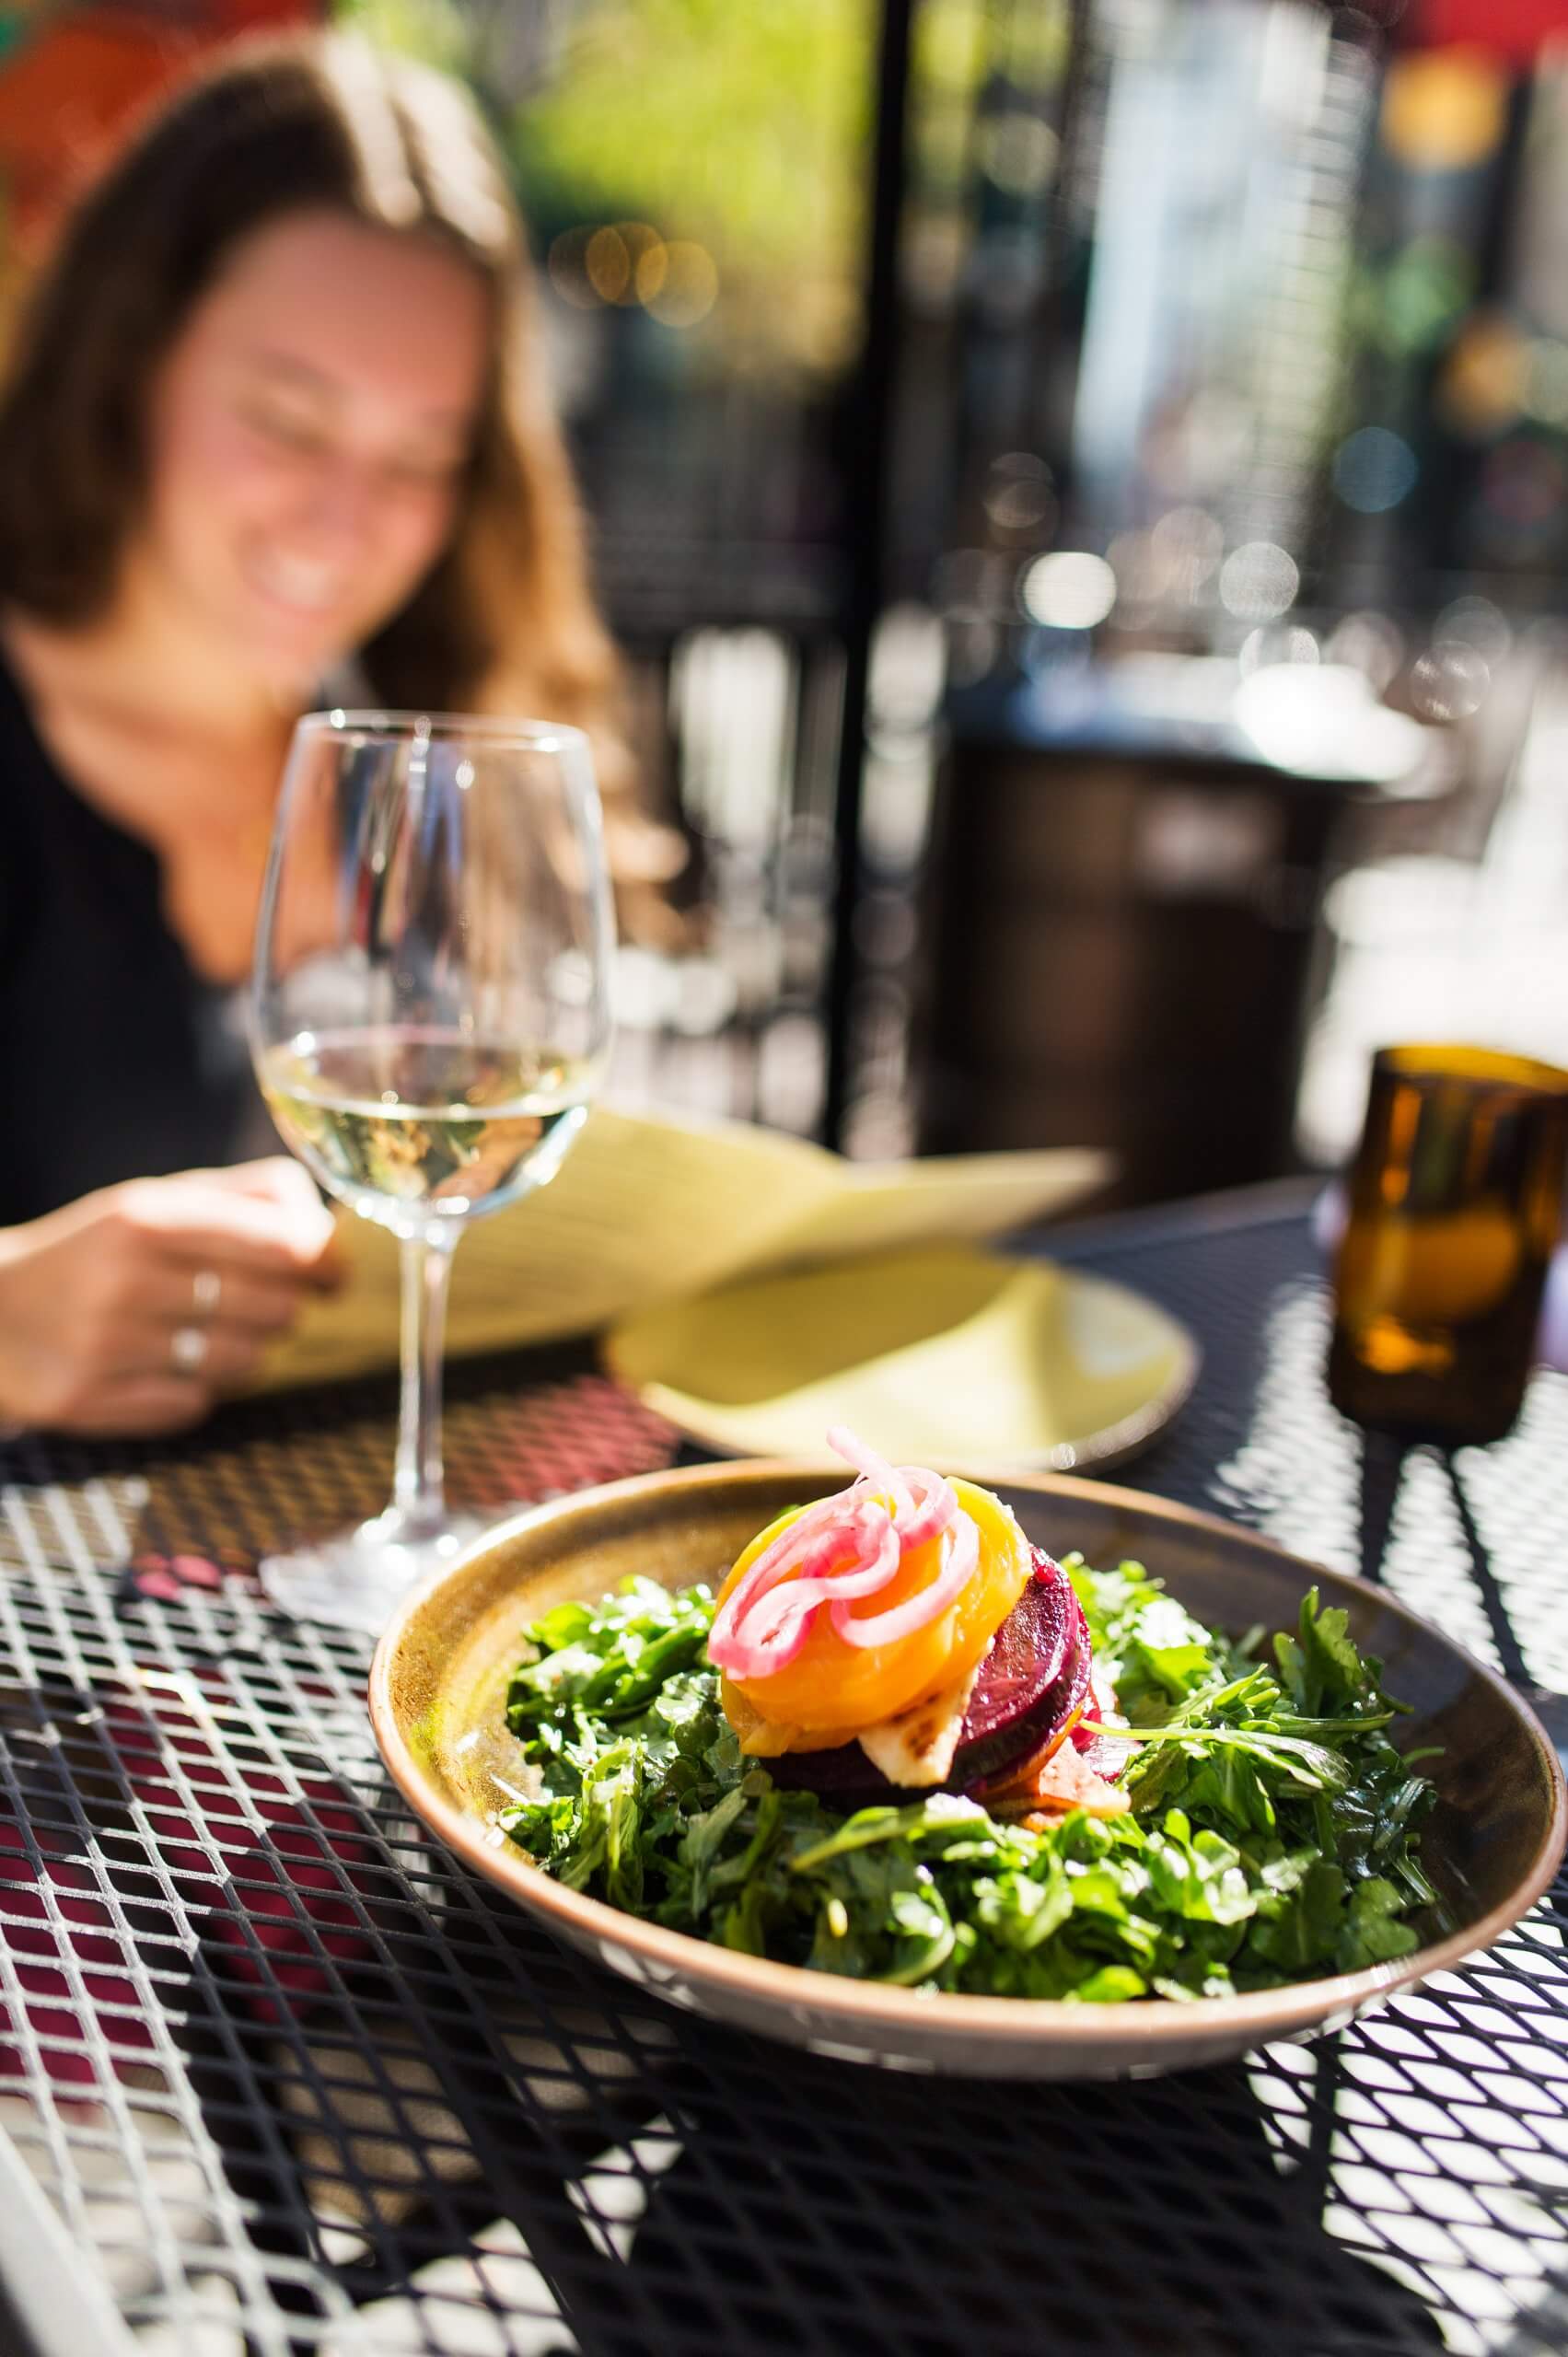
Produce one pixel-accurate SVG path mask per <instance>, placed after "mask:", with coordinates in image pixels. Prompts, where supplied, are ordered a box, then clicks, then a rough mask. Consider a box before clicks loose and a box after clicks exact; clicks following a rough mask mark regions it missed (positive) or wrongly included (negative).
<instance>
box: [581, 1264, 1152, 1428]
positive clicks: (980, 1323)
mask: <svg viewBox="0 0 1568 2357" xmlns="http://www.w3.org/2000/svg"><path fill="white" fill-rule="evenodd" d="M603 1353H604V1359H605V1364H607V1366H608V1367H609V1369H610V1373H611V1374H612V1375H614V1376H616V1377H617V1378H618V1379H619V1381H621V1383H624V1384H626V1385H627V1386H628V1387H629V1388H631V1389H632V1390H633V1391H635V1392H636V1393H637V1395H638V1397H639V1398H640V1399H642V1400H643V1401H644V1403H645V1406H647V1407H649V1408H652V1409H654V1410H656V1412H657V1413H658V1414H659V1415H661V1416H665V1417H668V1420H669V1422H671V1423H672V1424H676V1425H678V1426H679V1429H680V1430H681V1431H682V1432H684V1433H688V1434H691V1437H692V1438H693V1439H694V1440H697V1441H700V1442H701V1443H702V1444H703V1446H704V1447H708V1448H716V1449H723V1450H726V1451H728V1452H730V1453H732V1454H734V1455H737V1456H742V1457H769V1456H778V1457H785V1456H796V1455H801V1456H804V1455H812V1454H815V1453H816V1452H817V1451H819V1449H820V1448H821V1446H822V1439H823V1435H824V1434H825V1433H826V1431H827V1429H828V1427H829V1425H830V1424H835V1423H839V1424H848V1425H849V1426H850V1428H851V1429H852V1431H854V1432H855V1433H858V1434H859V1435H860V1437H861V1438H862V1439H863V1440H865V1441H869V1442H870V1444H871V1446H873V1447H874V1448H878V1449H880V1450H881V1451H882V1452H883V1454H884V1455H886V1456H888V1457H892V1458H893V1459H894V1460H895V1461H896V1462H898V1463H900V1464H905V1465H909V1464H926V1463H934V1464H939V1463H944V1462H946V1463H951V1464H957V1463H964V1464H970V1465H978V1466H981V1467H984V1468H995V1469H1009V1468H1011V1469H1023V1470H1037V1471H1043V1472H1050V1473H1064V1472H1073V1471H1078V1472H1082V1471H1085V1470H1090V1469H1098V1468H1102V1467H1106V1466H1110V1465H1119V1464H1121V1463H1122V1462H1123V1460H1124V1459H1125V1458H1127V1457H1132V1455H1133V1454H1134V1452H1135V1451H1136V1450H1138V1449H1140V1448H1143V1447H1145V1446H1147V1444H1148V1443H1149V1442H1150V1441H1151V1440H1153V1439H1154V1437H1155V1435H1156V1433H1158V1432H1160V1431H1161V1430H1162V1429H1163V1427H1164V1426H1165V1425H1166V1424H1167V1423H1168V1422H1169V1421H1170V1419H1171V1417H1172V1416H1174V1415H1175V1413H1176V1411H1177V1410H1178V1409H1179V1407H1180V1406H1181V1403H1182V1401H1183V1400H1184V1399H1186V1398H1187V1395H1188V1393H1189V1392H1190V1391H1191V1388H1192V1385H1193V1382H1194V1381H1195V1379H1196V1376H1197V1373H1198V1366H1199V1352H1198V1346H1197V1344H1196V1342H1195V1341H1193V1339H1192V1337H1191V1334H1190V1333H1189V1332H1188V1331H1187V1329H1186V1328H1185V1327H1184V1326H1179V1325H1178V1323H1177V1321H1176V1320H1175V1318H1169V1317H1167V1315H1166V1313H1165V1311H1164V1310H1163V1309H1157V1308H1156V1306H1155V1305H1154V1303H1153V1302H1151V1301H1145V1300H1144V1298H1143V1296H1142V1295H1140V1294H1135V1293H1130V1292H1129V1291H1128V1290H1127V1288H1126V1287H1125V1286H1123V1285H1117V1284H1111V1283H1108V1282H1107V1281H1106V1280H1105V1279H1103V1278H1100V1277H1089V1276H1081V1275H1079V1274H1078V1273H1077V1272H1076V1271H1073V1270H1070V1269H1061V1268H1057V1267H1055V1266H1054V1265H1053V1264H1052V1263H1051V1262H1050V1261H1043V1260H1004V1259H1001V1258H1000V1257H998V1256H997V1255H995V1254H993V1253H985V1252H977V1251H974V1250H972V1249H970V1248H967V1247H962V1246H950V1247H949V1246H940V1247H935V1248H926V1249H923V1250H920V1251H916V1252H897V1253H889V1254H887V1255H884V1256H882V1257H880V1258H878V1259H875V1260H856V1261H853V1262H842V1261H840V1262H836V1263H834V1264H833V1265H832V1266H831V1267H829V1268H824V1269H812V1270H807V1271H797V1272H796V1273H794V1274H792V1275H787V1276H778V1277H765V1278H762V1279H761V1280H753V1281H752V1282H750V1283H745V1284H738V1285H731V1286H727V1287H726V1289H725V1290H724V1291H722V1292H719V1293H712V1294H706V1295H703V1296H702V1297H701V1298H699V1299H697V1300H694V1301H680V1302H667V1303H664V1304H662V1305H661V1306H659V1307H657V1308H656V1309H651V1310H645V1311H643V1312H641V1313H639V1314H638V1315H637V1316H636V1317H634V1318H627V1319H626V1320H624V1321H623V1322H622V1323H621V1325H619V1326H617V1327H615V1328H614V1329H612V1330H611V1332H610V1334H609V1335H608V1336H607V1337H606V1339H605V1341H604V1344H603Z"/></svg>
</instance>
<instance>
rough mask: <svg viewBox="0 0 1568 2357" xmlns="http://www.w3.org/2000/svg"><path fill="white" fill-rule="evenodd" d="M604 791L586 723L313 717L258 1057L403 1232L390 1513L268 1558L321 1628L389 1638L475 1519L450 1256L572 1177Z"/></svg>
mask: <svg viewBox="0 0 1568 2357" xmlns="http://www.w3.org/2000/svg"><path fill="white" fill-rule="evenodd" d="M612 940H613V933H612V920H611V914H610V891H609V886H608V882H607V879H606V872H605V862H604V845H603V833H602V828H601V822H600V817H599V807H598V790H597V788H596V785H595V783H594V770H593V761H592V757H591V755H590V753H589V749H588V744H587V738H586V737H584V736H583V735H582V734H581V732H580V731H578V730H577V729H575V728H565V727H557V726H554V725H553V724H551V723H546V722H540V721H528V720H489V719H478V718H472V717H470V716H468V715H466V714H456V715H453V714H412V713H378V712H317V713H311V714H308V715H307V716H306V717H305V718H304V719H303V720H301V721H300V722H299V724H298V726H296V730H295V732H294V742H293V746H292V748H291V750H290V754H289V760H288V766H287V768H286V770H285V774H284V784H283V793H282V799H281V801H280V804H279V807H278V815H277V823H276V827H275V830H274V833H273V847H272V856H271V859H270V862H269V865H268V869H267V881H266V887H265V890H264V893H263V896H262V901H261V921H260V925H259V929H258V933H257V939H256V970H255V981H254V987H253V992H252V996H251V1052H252V1055H253V1057H254V1060H255V1064H256V1072H257V1077H258V1079H259V1080H260V1082H261V1089H262V1093H263V1095H264V1096H265V1097H266V1100H267V1103H268V1105H269V1107H270V1108H271V1109H272V1113H273V1119H274V1120H275V1121H276V1123H277V1126H278V1129H279V1130H280V1132H282V1134H283V1136H284V1138H285V1141H286V1143H287V1144H288V1145H289V1146H290V1147H291V1148H292V1150H293V1152H294V1153H295V1154H296V1155H298V1157H299V1159H300V1160H301V1162H303V1163H304V1165H305V1167H306V1168H307V1169H308V1170H309V1171H310V1172H311V1173H312V1174H313V1176H314V1177H315V1178H316V1179H319V1181H320V1183H321V1185H322V1186H323V1187H325V1188H326V1189H327V1190H329V1191H330V1192H331V1194H333V1195H335V1196H336V1197H337V1198H338V1200H339V1201H340V1202H344V1203H347V1204H348V1205H349V1207H350V1209H351V1210H353V1211H354V1212H357V1213H359V1215H360V1217H361V1218H363V1219H370V1220H375V1221H377V1223H378V1224H379V1225H381V1226H383V1227H387V1228H390V1230H391V1231H392V1233H393V1235H394V1236H396V1237H399V1238H400V1239H401V1246H402V1348H401V1365H402V1395H401V1412H400V1417H399V1425H398V1449H397V1465H396V1471H395V1473H394V1476H393V1484H392V1501H391V1504H390V1505H389V1507H388V1508H387V1509H386V1511H385V1512H384V1513H383V1514H380V1515H377V1516H376V1517H375V1519H374V1520H373V1521H370V1522H367V1523H365V1524H362V1525H361V1526H360V1527H359V1528H358V1529H356V1530H351V1531H347V1532H345V1533H343V1534H342V1535H341V1536H339V1537H337V1538H329V1539H327V1540H325V1541H323V1542H321V1543H319V1544H317V1545H312V1546H308V1547H305V1548H302V1549H300V1550H297V1551H295V1552H291V1553H289V1554H285V1555H278V1556H273V1557H271V1558H269V1559H268V1560H267V1561H266V1562H263V1563H262V1565H261V1579H262V1584H263V1585H264V1586H265V1588H266V1590H267V1592H268V1594H269V1595H270V1596H272V1597H273V1599H274V1601H275V1602H277V1603H279V1604H281V1605H283V1606H285V1608H287V1609H288V1610H289V1611H291V1612H293V1613H294V1614H295V1615H296V1617H298V1618H300V1619H304V1620H328V1621H334V1622H337V1623H338V1624H340V1625H342V1626H344V1627H351V1628H359V1629H368V1630H371V1631H378V1630H379V1629H381V1628H382V1627H383V1626H384V1625H385V1623H386V1620H387V1619H388V1617H389V1613H390V1610H391V1608H392V1606H393V1604H394V1602H395V1600H396V1598H397V1596H398V1595H399V1594H400V1592H401V1590H402V1589H403V1588H404V1587H406V1586H407V1585H408V1584H409V1582H410V1581H411V1580H412V1579H414V1578H415V1577H417V1576H418V1574H419V1573H422V1572H424V1571H426V1570H428V1569H430V1568H431V1567H432V1566H433V1565H434V1564H436V1563H438V1562H441V1561H442V1560H444V1559H445V1557H447V1555H449V1554H451V1553H453V1552H455V1551H456V1550H457V1548H458V1547H459V1545H460V1544H461V1543H462V1541H463V1539H464V1538H466V1537H467V1536H468V1535H469V1534H470V1529H472V1528H474V1527H477V1525H476V1524H475V1523H474V1522H473V1521H472V1518H469V1520H468V1521H467V1522H466V1523H465V1522H464V1521H461V1520H459V1518H458V1517H456V1516H454V1515H452V1514H451V1513H450V1512H449V1511H448V1509H447V1504H446V1499H445V1496H444V1493H443V1489H442V1472H441V1353H442V1341H443V1336H444V1331H445V1324H446V1307H447V1283H448V1279H449V1277H450V1273H451V1266H452V1254H453V1250H454V1248H455V1247H456V1245H457V1243H458V1240H459V1237H460V1236H461V1235H462V1232H463V1230H464V1228H465V1227H466V1226H467V1225H468V1224H469V1222H470V1220H474V1219H482V1218H483V1217H484V1216H485V1215H486V1213H490V1212H494V1211H498V1210H500V1209H501V1208H502V1207H503V1206H504V1205H505V1204H507V1203H510V1202H515V1201H516V1200H517V1197H518V1196H520V1195H523V1194H526V1193H527V1192H528V1190H529V1189H530V1188H533V1187H539V1186H542V1185H543V1184H544V1182H545V1181H546V1180H547V1179H550V1178H552V1176H553V1175H554V1172H555V1170H556V1168H557V1167H558V1166H559V1164H560V1162H561V1160H562V1157H563V1155H564V1154H565V1153H566V1151H567V1149H568V1147H569V1146H570V1145H571V1144H572V1141H573V1139H574V1138H575V1136H576V1134H577V1132H578V1131H579V1130H580V1129H581V1127H582V1125H583V1122H584V1120H586V1119H587V1109H588V1105H589V1102H590V1100H591V1099H592V1097H593V1096H594V1094H595V1091H596V1089H597V1087H598V1082H599V1079H600V1076H601V1074H602V1073H603V1070H604V1065H605V1062H606V1058H607V1055H608V1052H609V1047H610V1008H609V970H610V949H611V945H612Z"/></svg>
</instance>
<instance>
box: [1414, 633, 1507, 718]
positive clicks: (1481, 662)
mask: <svg viewBox="0 0 1568 2357" xmlns="http://www.w3.org/2000/svg"><path fill="white" fill-rule="evenodd" d="M1491 684H1492V670H1491V667H1490V665H1489V664H1488V663H1487V660H1486V657H1485V656H1483V655H1480V654H1478V653H1477V652H1476V649H1475V648H1474V647H1473V646H1462V645H1460V644H1458V642H1457V641H1454V640H1449V641H1447V642H1446V643H1445V644H1442V645H1439V646H1429V647H1428V648H1427V650H1426V652H1425V654H1424V655H1419V656H1417V657H1416V659H1415V661H1414V662H1413V663H1412V664H1411V676H1410V700H1411V708H1412V709H1413V710H1414V711H1415V712H1417V713H1418V714H1420V715H1421V717H1422V719H1423V720H1434V721H1440V722H1452V721H1456V720H1468V719H1469V716H1470V714H1472V713H1474V712H1479V711H1480V710H1481V704H1482V703H1483V702H1484V701H1485V698H1486V691H1487V689H1488V688H1489V687H1490V686H1491Z"/></svg>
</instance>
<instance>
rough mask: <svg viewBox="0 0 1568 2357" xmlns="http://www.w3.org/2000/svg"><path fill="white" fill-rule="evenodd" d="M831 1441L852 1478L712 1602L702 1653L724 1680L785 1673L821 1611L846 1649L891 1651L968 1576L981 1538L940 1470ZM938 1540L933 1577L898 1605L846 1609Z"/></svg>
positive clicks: (932, 1616)
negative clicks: (892, 1461)
mask: <svg viewBox="0 0 1568 2357" xmlns="http://www.w3.org/2000/svg"><path fill="white" fill-rule="evenodd" d="M828 1442H829V1446H830V1447H831V1448H832V1449H833V1450H834V1452H835V1454H836V1455H838V1456H840V1457H843V1458H844V1459H845V1461H846V1462H847V1463H848V1464H850V1465H853V1466H854V1469H855V1470H856V1472H857V1474H858V1475H859V1479H858V1480H854V1481H852V1482H851V1483H850V1485H849V1487H848V1488H847V1489H846V1490H841V1491H839V1492H837V1494H836V1495H835V1496H833V1497H830V1498H822V1499H819V1501H818V1503H817V1504H815V1505H812V1506H808V1507H807V1509H806V1512H805V1513H804V1514H802V1515H797V1516H796V1520H795V1521H794V1522H792V1523H791V1524H790V1525H789V1527H787V1529H784V1530H781V1531H780V1532H779V1534H778V1536H777V1537H776V1538H773V1539H771V1540H770V1541H769V1543H768V1545H767V1546H766V1547H764V1548H763V1550H762V1551H761V1554H760V1555H759V1556H758V1557H757V1560H756V1562H753V1563H750V1564H749V1565H748V1567H747V1569H746V1572H745V1573H744V1574H743V1575H742V1577H741V1578H740V1579H739V1580H738V1581H737V1583H736V1585H735V1586H734V1587H733V1588H732V1590H731V1591H730V1593H729V1595H728V1596H726V1598H725V1600H724V1602H723V1604H721V1605H720V1607H719V1608H718V1611H717V1613H716V1614H715V1616H714V1626H713V1631H712V1634H711V1635H710V1637H709V1639H708V1658H709V1660H710V1661H711V1662H712V1663H713V1665H714V1668H715V1669H722V1670H724V1671H726V1673H727V1675H728V1676H730V1677H731V1678H741V1679H745V1680H748V1681H752V1680H756V1679H759V1678H769V1677H771V1676H772V1674H773V1672H774V1671H775V1670H780V1669H784V1668H786V1667H787V1666H788V1665H789V1664H790V1663H791V1662H792V1661H794V1659H795V1658H796V1655H797V1654H798V1653H799V1652H800V1649H801V1647H802V1646H803V1645H804V1644H805V1643H806V1641H807V1637H808V1636H809V1635H810V1633H811V1630H812V1627H813V1625H814V1623H815V1621H816V1620H817V1616H818V1614H819V1612H820V1610H821V1609H822V1608H823V1606H824V1605H826V1606H827V1608H828V1609H829V1612H830V1616H831V1620H832V1624H833V1628H834V1631H836V1633H837V1634H838V1635H839V1636H840V1637H841V1638H842V1640H843V1641H844V1643H846V1644H851V1645H854V1646H856V1647H859V1648H864V1647H867V1646H872V1645H889V1644H895V1643H898V1642H899V1641H900V1639H901V1638H904V1637H908V1636H912V1635H913V1633H914V1631H916V1630H917V1629H923V1628H925V1627H926V1626H927V1624H928V1623H929V1622H931V1621H933V1620H936V1619H937V1618H938V1617H939V1616H940V1615H941V1614H942V1613H944V1612H946V1611H947V1609H948V1608H949V1606H950V1605H951V1604H952V1603H953V1601H954V1599H955V1598H956V1597H957V1596H958V1594H959V1593H960V1591H961V1590H962V1589H963V1588H964V1587H965V1586H967V1585H968V1583H969V1582H970V1579H971V1578H972V1577H973V1576H974V1573H975V1570H976V1567H977V1566H978V1564H979V1562H980V1533H979V1531H978V1529H977V1528H976V1527H975V1525H974V1523H973V1522H972V1521H971V1520H970V1516H969V1515H967V1514H965V1513H964V1511H963V1509H962V1508H961V1507H960V1505H959V1504H958V1499H957V1497H956V1496H955V1494H954V1492H953V1490H952V1488H951V1486H950V1485H949V1484H948V1483H947V1481H945V1480H943V1478H942V1476H941V1475H940V1474H939V1473H933V1472H932V1471H930V1470H929V1469H928V1468H926V1467H925V1466H923V1465H902V1466H894V1465H889V1463H888V1462H887V1460H886V1459H885V1458H884V1457H879V1456H878V1455H877V1451H876V1450H875V1449H872V1448H867V1447H866V1446H865V1443H864V1442H862V1441H859V1440H857V1439H856V1438H855V1436H854V1434H853V1433H851V1432H848V1431H846V1430H845V1428H844V1427H843V1425H842V1424H835V1425H834V1427H833V1429H832V1430H831V1431H830V1433H829V1434H828ZM887 1501H890V1502H891V1504H892V1509H893V1511H892V1512H891V1513H889V1510H888V1504H887V1503H886V1502H887ZM932 1538H941V1540H942V1548H941V1561H940V1568H939V1569H938V1572H937V1574H936V1577H935V1579H934V1580H932V1581H930V1582H929V1583H928V1584H927V1585H926V1586H924V1587H923V1588H922V1589H921V1590H920V1591H919V1593H918V1594H917V1595H915V1596H906V1597H905V1598H904V1600H903V1601H902V1602H901V1603H900V1604H896V1605H893V1606H890V1607H889V1609H888V1610H887V1611H885V1612H877V1613H872V1614H869V1615H867V1616H866V1617H865V1619H863V1620H857V1619H856V1618H855V1616H854V1613H853V1612H852V1611H851V1610H850V1607H851V1605H852V1604H855V1603H858V1602H860V1601H861V1600H862V1598H864V1597H865V1596H876V1595H878V1594H879V1593H880V1592H881V1590H882V1589H883V1588H885V1587H887V1586H888V1585H889V1583H890V1582H891V1581H892V1579H893V1578H894V1576H895V1574H896V1573H897V1572H898V1568H899V1565H900V1562H901V1561H902V1559H903V1557H904V1555H905V1553H906V1552H907V1551H908V1550H910V1549H911V1548H913V1547H919V1546H923V1545H924V1544H925V1542H926V1541H927V1540H929V1539H932Z"/></svg>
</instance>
